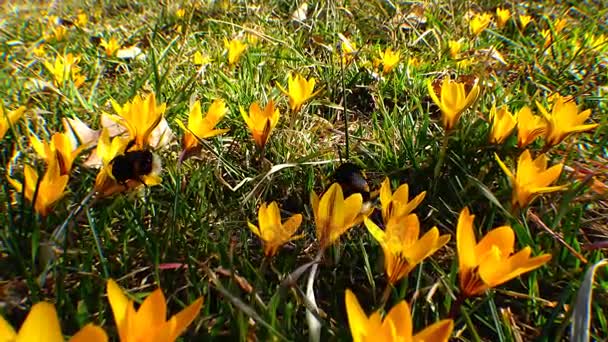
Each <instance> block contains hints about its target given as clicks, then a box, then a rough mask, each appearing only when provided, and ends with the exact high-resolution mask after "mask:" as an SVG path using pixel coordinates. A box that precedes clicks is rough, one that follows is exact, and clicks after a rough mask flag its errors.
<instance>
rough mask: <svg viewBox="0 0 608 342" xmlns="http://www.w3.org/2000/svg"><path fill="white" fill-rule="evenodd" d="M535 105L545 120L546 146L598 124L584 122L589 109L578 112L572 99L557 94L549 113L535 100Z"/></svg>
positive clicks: (589, 113)
mask: <svg viewBox="0 0 608 342" xmlns="http://www.w3.org/2000/svg"><path fill="white" fill-rule="evenodd" d="M536 106H537V107H538V109H539V110H540V113H541V114H542V115H543V117H544V118H545V121H546V122H547V130H546V133H545V141H546V143H547V146H548V147H550V146H555V145H557V144H559V143H561V142H562V141H563V140H564V139H566V137H568V136H569V135H571V134H573V133H580V132H586V131H589V130H592V129H594V128H596V127H597V126H598V124H588V125H585V124H584V122H585V120H587V118H589V116H590V115H591V109H587V110H584V111H582V112H579V109H578V107H577V105H576V102H575V101H574V100H572V99H570V98H567V97H562V96H561V95H559V94H557V96H555V99H554V101H553V106H552V108H551V113H549V111H548V110H547V109H546V108H545V107H544V106H543V105H542V104H540V103H539V102H536Z"/></svg>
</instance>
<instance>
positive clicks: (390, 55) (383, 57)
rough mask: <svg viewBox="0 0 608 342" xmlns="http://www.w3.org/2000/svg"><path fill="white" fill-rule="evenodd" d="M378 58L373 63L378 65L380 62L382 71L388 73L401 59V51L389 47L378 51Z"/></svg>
mask: <svg viewBox="0 0 608 342" xmlns="http://www.w3.org/2000/svg"><path fill="white" fill-rule="evenodd" d="M378 54H379V58H377V59H376V60H375V61H374V65H375V66H376V67H378V66H379V65H380V64H382V73H383V74H385V75H386V74H388V73H390V72H391V71H393V69H395V67H396V66H397V65H398V64H399V61H400V60H401V51H399V50H397V51H393V49H391V48H390V47H388V48H386V50H384V52H383V51H380V52H378Z"/></svg>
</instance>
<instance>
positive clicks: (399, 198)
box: [380, 177, 426, 223]
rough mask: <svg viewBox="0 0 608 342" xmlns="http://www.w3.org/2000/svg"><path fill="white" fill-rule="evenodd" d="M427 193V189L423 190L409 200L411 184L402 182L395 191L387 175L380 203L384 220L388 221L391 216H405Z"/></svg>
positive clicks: (381, 187)
mask: <svg viewBox="0 0 608 342" xmlns="http://www.w3.org/2000/svg"><path fill="white" fill-rule="evenodd" d="M425 195H426V191H423V192H421V193H420V194H418V195H417V196H416V197H414V198H413V199H412V200H411V201H410V200H409V186H408V185H407V184H401V185H400V186H399V187H398V188H397V190H395V192H394V193H393V192H392V190H391V182H390V180H389V179H388V177H386V178H385V179H384V181H383V182H382V185H381V186H380V205H381V206H382V220H384V222H385V223H386V222H388V221H389V219H390V218H391V217H405V216H407V215H409V213H411V212H412V211H414V209H416V207H418V205H419V204H420V202H422V200H423V199H424V196H425Z"/></svg>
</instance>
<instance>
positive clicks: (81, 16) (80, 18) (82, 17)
mask: <svg viewBox="0 0 608 342" xmlns="http://www.w3.org/2000/svg"><path fill="white" fill-rule="evenodd" d="M88 23H89V15H88V14H86V13H85V12H83V11H79V12H78V15H76V25H77V26H78V27H85V26H87V24H88Z"/></svg>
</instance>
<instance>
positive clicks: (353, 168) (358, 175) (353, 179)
mask: <svg viewBox="0 0 608 342" xmlns="http://www.w3.org/2000/svg"><path fill="white" fill-rule="evenodd" d="M333 181H334V182H337V183H339V184H340V186H341V187H342V192H343V193H344V197H345V198H346V197H348V196H350V195H352V194H357V193H359V194H361V197H363V202H367V201H369V199H370V192H369V184H367V180H366V179H365V175H364V174H363V171H361V169H360V168H359V167H358V166H357V165H355V164H353V163H348V162H347V163H342V164H341V165H340V166H339V167H338V168H337V169H336V171H335V172H334V175H333Z"/></svg>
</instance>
